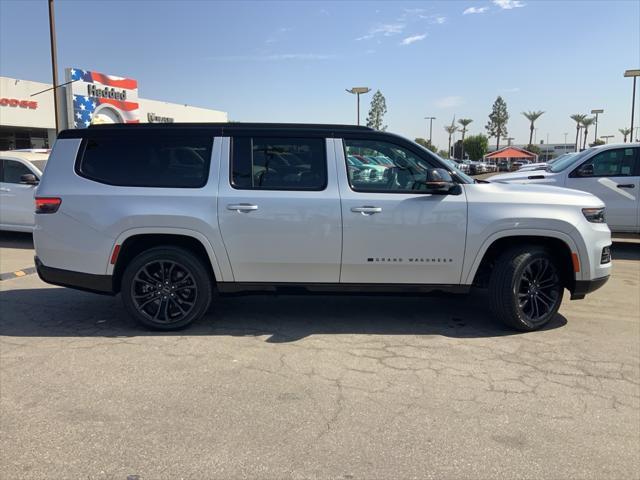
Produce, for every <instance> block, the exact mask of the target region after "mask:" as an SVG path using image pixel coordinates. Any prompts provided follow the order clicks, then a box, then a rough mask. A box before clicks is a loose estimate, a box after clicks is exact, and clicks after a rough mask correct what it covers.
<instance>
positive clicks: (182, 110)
mask: <svg viewBox="0 0 640 480" xmlns="http://www.w3.org/2000/svg"><path fill="white" fill-rule="evenodd" d="M138 103H139V104H140V122H141V123H147V122H148V119H147V114H149V113H153V114H154V115H157V116H159V117H169V118H173V121H174V122H226V121H227V119H228V116H227V112H220V111H218V110H208V109H206V108H200V107H192V106H190V105H180V104H178V103H168V102H161V101H158V100H147V99H144V98H139V99H138Z"/></svg>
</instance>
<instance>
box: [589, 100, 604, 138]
mask: <svg viewBox="0 0 640 480" xmlns="http://www.w3.org/2000/svg"><path fill="white" fill-rule="evenodd" d="M591 113H593V114H595V116H596V131H595V132H594V133H593V141H594V142H595V141H596V138H598V114H599V113H604V110H603V109H601V108H598V109H596V110H591Z"/></svg>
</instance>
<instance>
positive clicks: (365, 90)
mask: <svg viewBox="0 0 640 480" xmlns="http://www.w3.org/2000/svg"><path fill="white" fill-rule="evenodd" d="M370 91H371V89H370V88H368V87H353V88H352V89H351V90H349V89H347V92H349V93H353V94H354V95H356V96H357V97H358V110H357V112H358V113H357V114H358V125H360V95H362V94H363V93H369V92H370Z"/></svg>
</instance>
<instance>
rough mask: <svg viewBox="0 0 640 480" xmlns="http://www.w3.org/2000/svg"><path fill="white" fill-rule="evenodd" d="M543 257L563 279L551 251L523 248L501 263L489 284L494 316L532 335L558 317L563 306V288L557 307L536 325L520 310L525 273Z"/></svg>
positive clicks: (515, 250) (505, 255)
mask: <svg viewBox="0 0 640 480" xmlns="http://www.w3.org/2000/svg"><path fill="white" fill-rule="evenodd" d="M540 258H544V259H547V260H549V261H550V262H551V265H552V266H553V268H554V269H555V273H556V275H558V277H559V278H560V272H559V269H558V266H557V265H556V264H555V262H554V259H553V257H552V256H551V255H550V254H549V252H548V251H547V250H545V249H544V248H542V247H529V248H526V247H522V248H517V249H513V250H511V251H509V252H507V253H505V254H504V255H503V256H502V257H501V258H500V259H499V260H498V263H497V265H496V268H495V270H494V272H493V275H492V276H491V280H490V283H489V291H490V295H491V307H492V310H493V312H494V314H495V315H496V316H497V317H499V318H500V320H502V321H503V322H504V323H506V324H507V325H509V326H511V327H514V328H516V329H518V330H521V331H527V332H530V331H534V330H538V329H540V328H542V327H544V326H545V325H546V324H547V323H549V321H550V320H551V319H553V318H554V317H555V315H556V313H557V312H558V309H559V308H560V304H561V303H562V297H563V294H564V289H563V288H562V287H560V289H559V291H558V299H557V301H556V303H555V305H554V306H553V307H552V309H551V310H550V311H549V312H547V314H546V315H545V316H544V317H542V318H541V319H539V320H537V321H535V322H532V321H531V320H530V319H529V318H527V316H526V315H525V314H524V313H523V312H522V310H521V309H520V307H519V304H518V291H519V287H520V281H521V277H522V273H523V272H524V270H525V269H526V268H527V266H528V265H530V264H531V263H532V262H534V261H535V260H538V259H540Z"/></svg>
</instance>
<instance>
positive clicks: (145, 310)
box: [120, 246, 213, 330]
mask: <svg viewBox="0 0 640 480" xmlns="http://www.w3.org/2000/svg"><path fill="white" fill-rule="evenodd" d="M212 293H213V282H212V279H211V276H210V275H209V272H208V271H207V269H206V268H205V266H204V265H203V263H202V261H201V260H199V259H198V258H197V257H196V256H195V255H193V254H192V253H191V252H189V251H188V250H185V249H183V248H178V247H171V246H165V247H154V248H151V249H149V250H146V251H144V252H142V253H141V254H139V255H138V256H136V257H135V258H134V259H133V260H132V261H131V262H130V263H129V265H127V267H126V268H125V270H124V273H123V275H122V286H121V290H120V294H121V295H122V301H123V303H124V306H125V308H126V309H127V311H128V312H129V314H130V315H131V316H132V317H133V318H135V319H136V320H137V321H138V322H140V323H142V324H143V325H145V326H146V327H149V328H152V329H155V330H177V329H180V328H184V327H186V326H187V325H189V324H190V323H192V322H194V321H195V320H198V319H200V318H202V317H203V316H204V314H205V313H206V312H207V310H208V308H209V305H210V304H211V298H212Z"/></svg>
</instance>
